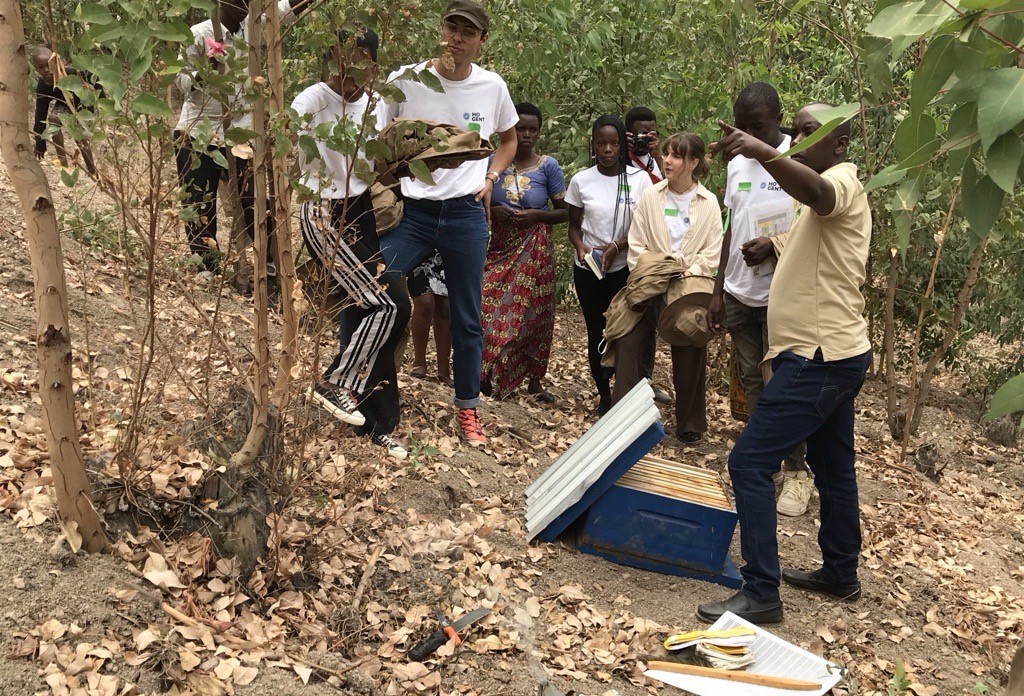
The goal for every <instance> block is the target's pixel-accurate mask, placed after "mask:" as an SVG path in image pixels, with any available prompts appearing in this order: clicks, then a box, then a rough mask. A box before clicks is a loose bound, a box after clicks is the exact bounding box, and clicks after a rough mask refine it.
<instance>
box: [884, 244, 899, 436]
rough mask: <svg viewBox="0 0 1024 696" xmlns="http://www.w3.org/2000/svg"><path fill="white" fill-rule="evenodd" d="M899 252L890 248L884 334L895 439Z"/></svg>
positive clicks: (887, 408) (888, 407)
mask: <svg viewBox="0 0 1024 696" xmlns="http://www.w3.org/2000/svg"><path fill="white" fill-rule="evenodd" d="M899 267H900V264H899V254H898V253H897V251H896V249H890V250H889V284H888V285H887V286H886V288H885V328H884V332H883V334H882V351H883V352H884V354H885V356H884V359H883V362H884V363H885V417H886V422H887V423H888V424H889V432H890V433H891V434H892V437H893V439H894V440H895V439H899V438H901V437H902V436H903V435H902V432H900V431H899V430H897V428H896V424H897V422H898V414H897V413H896V410H897V408H898V407H899V402H898V400H897V398H896V282H897V277H898V275H899Z"/></svg>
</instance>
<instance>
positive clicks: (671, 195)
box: [664, 186, 697, 251]
mask: <svg viewBox="0 0 1024 696" xmlns="http://www.w3.org/2000/svg"><path fill="white" fill-rule="evenodd" d="M696 194H697V187H696V186H694V187H693V188H691V189H690V190H689V191H687V192H686V193H675V192H673V191H672V189H671V188H667V189H665V211H664V216H665V227H667V228H668V234H669V237H671V238H672V251H679V247H680V246H681V245H682V243H683V238H684V237H685V236H686V233H687V232H689V231H690V203H691V202H692V201H693V197H694V196H695V195H696Z"/></svg>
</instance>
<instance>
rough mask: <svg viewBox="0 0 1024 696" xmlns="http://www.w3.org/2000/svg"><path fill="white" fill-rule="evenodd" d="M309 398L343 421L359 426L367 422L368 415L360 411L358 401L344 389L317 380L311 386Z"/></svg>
mask: <svg viewBox="0 0 1024 696" xmlns="http://www.w3.org/2000/svg"><path fill="white" fill-rule="evenodd" d="M309 398H311V399H313V400H314V401H316V402H317V403H319V404H320V405H321V406H322V407H323V408H324V410H326V411H327V412H328V413H330V414H331V415H332V416H334V417H335V418H337V419H338V420H340V421H341V422H342V423H348V424H349V425H357V426H358V425H363V424H364V423H366V417H365V416H363V414H362V413H360V412H359V408H358V407H357V406H356V402H355V401H353V400H352V397H350V396H349V395H348V394H347V393H346V392H345V391H344V390H343V389H334V388H333V387H329V386H328V385H326V384H322V383H321V382H317V383H316V384H314V385H313V386H312V387H310V388H309Z"/></svg>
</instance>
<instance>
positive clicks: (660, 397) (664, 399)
mask: <svg viewBox="0 0 1024 696" xmlns="http://www.w3.org/2000/svg"><path fill="white" fill-rule="evenodd" d="M651 390H652V391H653V392H654V400H655V401H656V402H657V403H659V404H670V403H672V395H671V394H669V393H668V392H667V391H665V390H664V389H662V388H661V387H654V386H652V387H651Z"/></svg>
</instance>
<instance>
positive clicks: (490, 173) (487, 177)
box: [484, 170, 501, 184]
mask: <svg viewBox="0 0 1024 696" xmlns="http://www.w3.org/2000/svg"><path fill="white" fill-rule="evenodd" d="M492 176H493V177H494V178H493V179H491V177H492ZM499 176H501V172H496V171H493V170H492V171H489V172H487V176H485V177H484V178H485V179H491V183H492V184H496V183H498V177H499Z"/></svg>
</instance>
